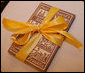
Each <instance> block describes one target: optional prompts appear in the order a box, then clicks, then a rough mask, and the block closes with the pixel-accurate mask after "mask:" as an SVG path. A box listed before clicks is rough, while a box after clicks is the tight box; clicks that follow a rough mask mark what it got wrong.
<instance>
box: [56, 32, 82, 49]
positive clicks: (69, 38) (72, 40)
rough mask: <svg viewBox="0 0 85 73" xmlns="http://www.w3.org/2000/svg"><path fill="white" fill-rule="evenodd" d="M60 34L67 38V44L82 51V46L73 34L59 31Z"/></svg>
mask: <svg viewBox="0 0 85 73" xmlns="http://www.w3.org/2000/svg"><path fill="white" fill-rule="evenodd" d="M58 33H60V34H62V35H64V36H65V37H66V39H65V41H66V42H68V43H69V44H71V45H73V46H75V47H77V48H78V49H79V50H81V48H82V44H81V43H80V42H79V41H78V40H77V39H76V38H74V37H73V36H72V35H71V34H69V33H68V32H66V31H58Z"/></svg>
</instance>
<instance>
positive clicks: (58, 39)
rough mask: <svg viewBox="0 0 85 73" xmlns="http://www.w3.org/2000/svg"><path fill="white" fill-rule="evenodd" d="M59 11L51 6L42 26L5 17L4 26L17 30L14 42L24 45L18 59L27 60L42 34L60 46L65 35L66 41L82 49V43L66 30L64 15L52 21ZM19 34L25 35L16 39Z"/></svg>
mask: <svg viewBox="0 0 85 73" xmlns="http://www.w3.org/2000/svg"><path fill="white" fill-rule="evenodd" d="M58 11H59V9H57V8H55V7H51V9H50V11H49V12H48V14H47V16H46V17H45V19H44V20H43V21H42V23H41V24H40V26H36V25H33V24H31V23H30V22H27V23H21V22H17V21H13V20H8V19H6V18H4V19H3V24H4V27H5V28H6V29H7V30H9V31H11V32H15V33H14V34H12V36H13V37H15V39H14V38H11V39H12V40H13V42H14V43H16V44H18V45H24V46H23V47H22V48H21V50H20V51H19V52H18V53H17V54H16V57H17V58H18V59H20V60H21V61H25V59H26V58H27V56H28V55H29V54H30V53H31V51H32V50H33V49H34V47H35V46H36V45H37V43H38V42H39V40H40V39H41V38H42V36H44V37H45V38H46V39H47V40H49V41H50V42H52V43H54V44H56V45H58V46H61V44H62V42H63V40H64V37H65V41H66V42H68V43H69V44H71V45H73V46H75V47H77V48H78V49H79V50H81V48H82V44H81V43H80V42H79V41H78V40H76V39H75V38H74V37H73V36H72V35H71V34H69V33H68V32H67V31H65V30H66V29H67V28H68V24H67V23H66V21H65V20H64V18H63V17H62V16H59V17H57V18H55V19H53V20H52V21H51V19H52V18H53V17H54V15H55V14H56V13H57V12H58ZM35 32H36V33H35ZM19 34H24V35H23V37H21V38H20V39H18V40H16V36H17V35H19Z"/></svg>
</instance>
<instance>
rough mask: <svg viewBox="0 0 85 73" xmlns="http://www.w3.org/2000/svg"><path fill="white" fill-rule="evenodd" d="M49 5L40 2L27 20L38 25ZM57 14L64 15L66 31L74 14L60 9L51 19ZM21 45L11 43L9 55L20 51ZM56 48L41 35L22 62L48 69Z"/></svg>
mask: <svg viewBox="0 0 85 73" xmlns="http://www.w3.org/2000/svg"><path fill="white" fill-rule="evenodd" d="M51 7H52V6H50V5H47V4H45V3H40V4H39V6H38V7H37V9H36V10H35V12H34V13H33V15H32V16H31V17H30V19H29V20H28V22H30V23H32V24H34V25H37V26H39V25H40V24H41V22H42V21H43V19H44V18H45V17H46V15H47V13H48V12H49V10H50V8H51ZM58 16H62V17H64V19H65V20H66V22H67V24H68V26H69V27H68V29H67V30H66V31H68V30H69V28H70V26H71V24H72V22H73V21H74V19H75V15H74V14H72V13H69V12H67V11H64V10H61V9H60V10H59V11H58V12H57V14H56V15H55V16H54V17H53V19H55V18H57V17H58ZM53 19H52V20H53ZM22 36H23V35H21V34H19V35H18V36H17V37H16V39H19V38H21V37H22ZM22 47H23V46H21V45H17V44H15V43H12V45H11V47H10V48H9V50H8V52H9V53H10V54H11V55H13V56H16V54H17V53H18V52H19V51H20V49H21V48H22ZM58 49H59V46H57V45H56V44H54V43H52V42H50V41H48V40H47V39H46V38H45V37H44V36H42V38H41V39H40V41H39V42H38V44H37V45H36V47H35V48H34V49H33V50H32V52H31V53H30V54H29V55H28V57H27V58H26V60H25V62H24V63H26V64H29V65H31V66H32V67H34V68H36V69H37V70H39V71H46V70H47V69H48V67H49V65H50V63H51V61H52V59H53V57H54V56H55V54H56V53H57V51H58Z"/></svg>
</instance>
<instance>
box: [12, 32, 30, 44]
mask: <svg viewBox="0 0 85 73" xmlns="http://www.w3.org/2000/svg"><path fill="white" fill-rule="evenodd" d="M13 35H14V37H15V36H16V34H13ZM13 35H12V36H13ZM30 37H31V33H27V34H25V35H24V36H23V37H21V38H20V39H18V40H16V39H14V38H11V40H12V41H13V42H14V43H16V44H17V45H25V44H26V43H27V42H28V41H29V39H30Z"/></svg>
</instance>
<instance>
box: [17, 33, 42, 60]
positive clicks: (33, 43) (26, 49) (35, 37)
mask: <svg viewBox="0 0 85 73" xmlns="http://www.w3.org/2000/svg"><path fill="white" fill-rule="evenodd" d="M41 37H42V35H41V34H39V33H36V34H35V35H33V36H32V38H31V39H30V40H29V42H28V43H27V44H26V45H24V46H23V47H22V48H21V50H20V51H19V52H18V53H17V54H16V58H18V59H19V60H21V61H23V62H24V61H25V60H26V58H27V56H28V55H29V54H30V53H31V52H32V50H33V49H34V47H35V46H36V45H37V43H38V42H39V40H40V39H41Z"/></svg>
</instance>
